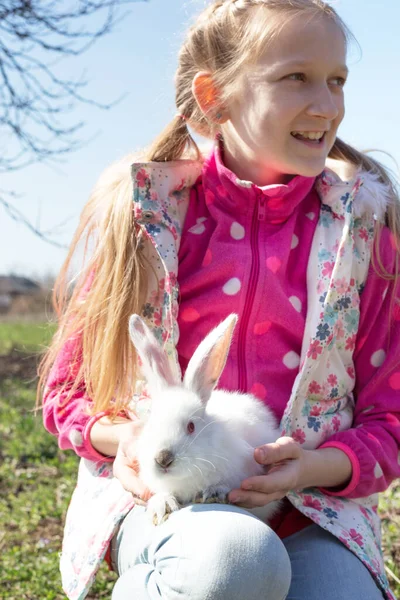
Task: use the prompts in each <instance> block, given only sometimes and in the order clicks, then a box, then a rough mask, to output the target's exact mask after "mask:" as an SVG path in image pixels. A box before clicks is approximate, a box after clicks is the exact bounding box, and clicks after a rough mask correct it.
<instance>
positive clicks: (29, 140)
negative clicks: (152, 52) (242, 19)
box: [0, 0, 147, 248]
mask: <svg viewBox="0 0 400 600" xmlns="http://www.w3.org/2000/svg"><path fill="white" fill-rule="evenodd" d="M136 1H138V0H62V1H61V2H60V0H0V140H1V141H2V147H1V149H0V150H1V151H0V175H1V174H2V173H8V172H12V171H16V170H20V169H23V168H25V167H28V166H29V165H31V164H33V163H38V162H43V161H49V160H54V159H56V158H57V157H61V156H64V155H67V154H69V153H71V152H73V151H76V150H78V149H79V148H81V147H82V146H83V145H85V143H87V142H88V140H85V141H82V140H81V139H79V138H78V133H79V132H80V131H81V130H82V127H83V125H84V123H83V122H82V121H78V122H74V123H72V124H71V123H69V124H67V122H66V120H67V117H68V116H70V115H71V114H73V111H74V109H75V107H76V106H77V105H78V104H79V103H84V104H89V105H92V106H95V107H98V108H101V109H109V108H111V107H112V106H115V104H117V103H118V102H119V101H120V100H121V97H120V98H117V99H116V100H114V101H113V102H112V103H109V104H102V103H101V102H98V101H97V100H93V99H91V98H88V97H86V96H85V95H84V93H83V92H84V90H85V87H86V85H87V83H88V82H87V79H86V78H85V77H84V76H83V75H82V76H81V78H77V79H76V80H72V79H69V78H65V77H63V76H62V74H61V75H60V69H59V68H58V67H60V63H61V62H62V59H65V58H73V57H78V56H80V55H82V54H83V53H84V52H86V51H87V50H88V49H89V48H90V47H91V46H92V45H93V44H94V43H95V42H96V41H97V40H98V39H99V38H101V37H103V36H104V35H108V34H109V33H110V32H111V31H112V30H113V28H114V27H115V25H116V24H117V23H118V22H119V21H120V20H121V19H122V18H123V17H124V16H125V15H126V13H121V8H122V7H123V6H126V5H131V4H132V3H133V2H136ZM139 1H140V0H139ZM142 1H147V0H142ZM99 23H100V24H99ZM6 140H8V141H9V142H10V143H9V145H8V148H7V147H4V146H5V141H6ZM16 197H17V196H16V194H15V193H12V192H4V191H3V192H2V191H1V190H0V204H1V205H2V206H3V208H4V210H5V211H6V213H7V215H8V216H9V217H10V218H11V219H13V220H14V221H17V222H20V223H23V224H24V225H25V226H26V227H27V228H28V229H29V230H30V231H31V232H32V233H33V234H34V235H36V236H37V237H39V238H41V239H42V240H43V241H45V242H47V243H49V244H52V245H53V246H56V247H58V248H66V246H65V245H64V244H60V243H59V242H57V241H56V240H54V239H52V236H54V235H55V234H57V235H59V233H60V227H61V226H62V225H64V224H65V222H63V223H60V224H58V225H56V226H54V227H52V228H51V229H49V230H47V231H43V230H41V228H40V223H39V222H37V223H36V225H34V224H33V223H31V221H30V220H29V219H27V218H26V217H25V215H23V213H22V212H21V211H20V210H18V209H17V208H16V206H15V204H14V202H13V201H12V200H15V198H16Z"/></svg>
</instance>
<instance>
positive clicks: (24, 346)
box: [0, 322, 55, 354]
mask: <svg viewBox="0 0 400 600" xmlns="http://www.w3.org/2000/svg"><path fill="white" fill-rule="evenodd" d="M54 331H55V325H54V324H52V323H50V324H49V323H35V324H32V323H25V322H0V354H6V353H7V352H9V351H10V350H11V349H12V348H18V349H20V350H23V351H25V352H35V351H37V350H38V349H43V347H45V346H47V345H48V343H49V342H50V340H51V337H52V335H53V333H54Z"/></svg>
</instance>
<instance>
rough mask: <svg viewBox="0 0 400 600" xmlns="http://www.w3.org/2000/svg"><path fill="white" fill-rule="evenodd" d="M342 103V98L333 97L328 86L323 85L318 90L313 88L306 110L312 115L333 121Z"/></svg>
mask: <svg viewBox="0 0 400 600" xmlns="http://www.w3.org/2000/svg"><path fill="white" fill-rule="evenodd" d="M342 103H343V99H342V98H339V97H335V96H334V95H333V94H332V92H331V90H330V89H329V87H328V86H327V85H323V86H320V87H319V88H318V90H316V89H314V91H313V95H312V100H311V102H310V104H309V107H308V111H307V112H308V114H309V115H311V116H313V117H321V118H323V119H325V120H329V121H333V120H334V119H336V118H337V117H338V116H339V114H340V112H341V107H342Z"/></svg>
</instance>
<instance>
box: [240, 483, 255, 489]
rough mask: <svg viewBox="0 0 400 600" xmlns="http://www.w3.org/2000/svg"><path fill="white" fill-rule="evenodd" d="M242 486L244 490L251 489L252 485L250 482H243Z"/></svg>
mask: <svg viewBox="0 0 400 600" xmlns="http://www.w3.org/2000/svg"><path fill="white" fill-rule="evenodd" d="M242 488H243V489H244V490H252V489H253V486H252V485H251V483H245V484H243V485H242Z"/></svg>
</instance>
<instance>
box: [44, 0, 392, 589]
mask: <svg viewBox="0 0 400 600" xmlns="http://www.w3.org/2000/svg"><path fill="white" fill-rule="evenodd" d="M349 39H350V33H349V31H348V29H347V28H346V26H345V25H344V24H343V22H342V21H341V19H340V18H339V16H338V15H337V13H336V12H335V11H334V9H333V8H332V7H330V6H329V5H328V4H326V3H325V2H323V1H322V0H236V1H235V0H221V1H218V2H214V3H213V4H212V5H211V6H210V7H209V8H207V10H205V11H204V13H203V14H202V15H201V16H200V17H199V19H198V21H197V22H196V23H195V25H194V26H193V27H192V28H191V29H190V31H189V34H188V37H187V40H186V42H185V43H184V45H183V48H182V50H181V52H180V55H179V67H178V71H177V74H176V107H177V115H176V116H175V117H174V118H173V120H172V122H171V124H170V125H169V127H168V128H167V129H166V130H165V131H164V132H163V133H162V134H161V136H160V137H159V138H158V139H157V140H156V142H155V143H154V145H153V146H152V148H151V149H150V150H149V151H148V152H146V153H145V154H144V156H143V157H142V158H141V161H140V162H139V159H138V157H133V156H129V157H127V158H125V159H124V160H122V161H120V162H119V163H117V164H115V165H113V166H112V167H111V168H110V169H109V170H108V171H107V172H106V173H105V174H104V175H103V177H102V178H101V179H100V181H99V183H98V185H97V187H96V189H95V191H94V192H93V195H92V198H91V199H90V201H89V203H88V205H87V206H86V207H85V209H84V211H83V214H82V220H81V224H80V227H79V230H78V231H77V234H76V236H75V239H74V241H73V244H72V248H71V251H70V254H69V256H68V258H67V261H66V264H65V266H64V268H63V270H62V272H61V275H60V277H59V281H58V287H57V299H58V309H59V315H60V324H59V330H58V332H57V334H56V336H55V339H54V342H53V345H52V347H51V349H50V351H49V353H48V356H47V357H46V360H45V362H44V365H43V370H42V382H44V384H45V385H44V403H43V410H44V423H45V426H46V427H47V429H48V430H49V431H50V432H51V433H53V434H56V435H58V439H59V444H60V447H61V448H72V449H73V450H74V451H75V452H76V453H77V454H78V455H79V456H80V457H82V459H83V460H82V461H81V463H80V468H79V477H78V485H77V488H76V491H75V492H74V495H73V498H72V501H71V505H70V507H69V510H68V515H67V521H66V526H65V537H64V543H63V551H62V558H61V571H62V578H63V586H64V590H65V592H66V594H67V596H68V597H69V598H70V599H71V600H73V599H81V598H84V597H85V595H86V594H87V592H88V589H89V587H90V584H91V582H92V580H93V577H94V574H95V573H96V570H97V568H98V566H99V564H100V562H101V560H102V559H103V557H104V555H105V554H106V552H109V550H110V548H111V560H112V565H113V568H114V569H115V570H116V571H117V573H118V575H119V579H118V580H117V583H116V585H115V587H114V591H113V595H112V598H113V600H128V599H132V600H133V599H135V600H140V599H147V600H148V599H151V600H155V599H159V598H163V599H168V600H172V599H175V598H185V599H186V598H193V599H199V600H200V599H201V600H203V599H206V598H213V600H216V599H221V600H222V599H224V600H227V599H229V600H235V599H238V600H253V599H257V600H260V599H265V600H282V599H283V598H288V599H290V600H294V599H296V600H306V599H307V600H320V599H321V598H324V599H325V600H333V599H335V600H337V599H346V600H347V599H350V598H351V600H361V599H363V600H364V599H365V598H368V600H375V599H378V598H391V599H393V598H394V596H393V594H392V592H391V591H390V589H389V585H388V582H387V579H386V577H385V571H384V566H383V560H382V554H381V547H380V531H379V529H380V527H379V518H378V516H377V496H376V494H377V492H380V491H383V490H385V489H386V488H387V487H388V485H389V484H390V482H391V481H392V480H393V479H394V478H395V477H397V476H399V473H400V464H399V463H400V455H399V441H400V421H399V418H398V415H399V390H400V364H399V348H400V307H399V295H400V294H399V284H398V280H399V268H398V259H399V230H400V204H399V199H398V197H397V196H396V193H395V189H394V187H393V185H392V184H391V181H390V179H389V177H388V175H387V173H386V172H385V170H384V169H383V168H382V166H380V165H379V164H378V163H376V162H375V161H373V160H372V159H371V158H369V157H367V156H365V155H363V154H361V153H360V152H358V151H356V150H355V149H353V148H351V147H350V146H348V145H347V144H345V143H344V142H343V141H341V140H340V139H339V138H338V137H337V132H338V128H339V125H340V123H341V121H342V119H343V116H344V91H343V87H344V84H345V81H346V78H347V67H346V50H347V44H348V41H349ZM188 127H190V128H191V129H192V130H194V131H195V132H197V133H198V134H201V135H202V136H205V137H208V138H210V140H215V141H214V145H213V148H212V151H211V153H208V154H207V155H206V156H204V155H202V154H201V152H200V151H199V150H198V148H197V146H196V144H195V142H194V141H193V139H192V137H191V135H190V133H189V128H188ZM132 192H133V202H132ZM82 239H86V243H87V244H88V243H89V244H90V248H91V255H90V257H89V258H88V260H87V262H86V266H85V268H84V269H82V271H81V273H80V278H79V280H78V282H77V284H76V285H75V287H74V289H73V291H72V293H70V294H69V297H68V301H67V296H68V288H67V286H66V283H65V282H66V275H67V272H68V268H69V266H70V263H71V259H72V257H73V255H74V253H75V250H76V249H77V248H78V244H79V242H80V241H81V240H82ZM178 283H179V288H178ZM178 289H179V291H178ZM178 307H179V311H178ZM231 312H235V313H237V314H238V315H239V323H238V326H237V329H236V332H235V335H234V339H233V343H232V347H231V351H230V354H229V358H228V362H227V365H226V368H225V370H224V372H223V375H222V378H221V381H220V383H219V385H220V387H221V388H225V389H228V390H240V391H242V392H251V393H253V394H254V395H255V396H257V397H258V398H260V399H261V400H262V401H264V402H266V403H267V404H268V405H269V406H270V407H271V408H272V410H273V411H274V413H275V415H276V417H277V418H278V419H279V420H280V422H281V430H282V437H281V438H280V439H279V440H278V441H277V442H276V443H273V444H265V445H264V446H262V447H260V448H256V449H255V453H254V457H255V460H256V461H258V462H259V463H261V464H264V465H267V466H270V467H273V468H272V469H270V470H269V472H268V473H267V474H266V475H263V476H261V477H255V478H249V479H248V480H245V481H243V482H242V485H241V488H240V489H236V490H232V491H231V492H230V495H229V501H230V504H228V505H219V504H203V505H202V504H196V505H191V506H186V507H184V508H182V509H181V510H179V511H177V512H175V513H173V514H172V515H171V516H170V518H169V519H168V520H167V521H166V522H165V523H164V524H162V525H161V526H159V527H154V526H153V525H151V524H150V523H149V521H148V519H147V517H146V515H145V503H146V499H148V498H149V493H150V492H149V490H146V488H145V486H144V485H143V483H142V482H141V481H140V479H139V478H138V476H137V470H136V469H135V464H136V463H135V456H134V451H133V448H134V442H135V440H136V439H137V436H138V435H139V433H140V421H139V420H137V419H136V420H135V419H133V420H131V419H130V418H129V417H128V409H129V407H130V408H131V410H130V412H129V415H132V406H136V411H137V413H139V409H140V398H142V397H144V396H145V389H144V387H143V382H142V380H141V377H140V369H139V366H138V363H137V360H136V355H135V353H134V350H133V347H132V344H131V342H130V340H129V335H128V319H129V316H130V315H131V314H132V313H139V314H141V315H142V316H143V317H144V318H145V319H146V321H147V323H148V324H149V325H150V327H151V328H152V330H153V332H154V333H155V335H156V337H157V338H158V340H159V342H160V344H162V345H163V347H164V348H165V351H166V352H167V353H168V357H169V361H170V366H171V369H173V371H174V373H175V374H177V375H178V374H179V373H180V370H181V371H184V370H185V368H186V366H187V363H188V360H189V358H190V357H191V355H192V353H193V351H194V349H195V348H196V346H197V345H198V343H199V341H200V340H201V339H203V338H204V336H205V335H206V334H207V333H208V332H209V331H210V330H211V329H212V327H214V326H216V325H217V324H218V323H219V322H220V321H222V319H224V318H225V317H226V316H227V315H228V314H230V313H231ZM178 332H179V336H178ZM132 397H134V398H135V399H136V403H134V402H132ZM133 417H135V415H133ZM276 499H284V500H283V503H282V509H281V511H280V513H279V514H278V516H277V518H276V519H275V520H274V522H273V523H271V524H270V526H268V525H267V524H265V523H263V522H262V521H260V520H258V519H256V518H255V517H254V516H252V515H251V514H250V513H249V512H248V511H246V508H249V507H255V506H263V505H265V504H267V503H269V502H271V501H272V500H276Z"/></svg>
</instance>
